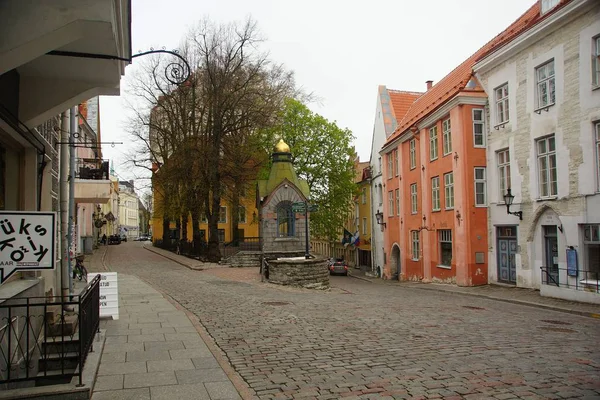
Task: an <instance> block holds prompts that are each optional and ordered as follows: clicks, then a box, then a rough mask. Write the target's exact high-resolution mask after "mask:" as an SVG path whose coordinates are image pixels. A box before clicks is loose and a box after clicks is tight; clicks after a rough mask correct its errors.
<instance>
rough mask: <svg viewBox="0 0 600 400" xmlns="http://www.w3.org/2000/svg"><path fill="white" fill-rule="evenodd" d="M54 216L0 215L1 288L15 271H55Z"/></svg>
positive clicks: (14, 213) (47, 214) (25, 213)
mask: <svg viewBox="0 0 600 400" xmlns="http://www.w3.org/2000/svg"><path fill="white" fill-rule="evenodd" d="M55 260H56V213H53V212H36V211H0V284H1V283H3V282H4V281H5V280H6V279H8V278H9V277H10V276H11V275H12V274H14V273H15V272H17V271H32V270H41V269H54V266H55V262H56V261H55Z"/></svg>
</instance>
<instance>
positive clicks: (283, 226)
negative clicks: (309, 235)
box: [277, 201, 296, 237]
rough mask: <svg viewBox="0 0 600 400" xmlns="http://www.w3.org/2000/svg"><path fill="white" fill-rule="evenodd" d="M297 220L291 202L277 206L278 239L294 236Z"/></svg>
mask: <svg viewBox="0 0 600 400" xmlns="http://www.w3.org/2000/svg"><path fill="white" fill-rule="evenodd" d="M295 222H296V218H295V215H294V212H293V211H292V203H291V202H290V201H282V202H281V203H279V204H278V205H277V237H290V236H294V231H295Z"/></svg>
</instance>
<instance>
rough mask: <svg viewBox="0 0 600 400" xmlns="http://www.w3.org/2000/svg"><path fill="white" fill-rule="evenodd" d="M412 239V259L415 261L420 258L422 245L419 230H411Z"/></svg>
mask: <svg viewBox="0 0 600 400" xmlns="http://www.w3.org/2000/svg"><path fill="white" fill-rule="evenodd" d="M410 235H411V239H412V248H411V250H412V259H413V260H414V261H418V260H419V253H420V246H419V231H410Z"/></svg>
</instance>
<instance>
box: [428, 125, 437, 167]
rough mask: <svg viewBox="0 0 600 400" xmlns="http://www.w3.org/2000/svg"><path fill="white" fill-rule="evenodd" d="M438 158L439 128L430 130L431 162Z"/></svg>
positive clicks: (435, 127)
mask: <svg viewBox="0 0 600 400" xmlns="http://www.w3.org/2000/svg"><path fill="white" fill-rule="evenodd" d="M437 158H438V136H437V126H434V127H432V128H430V129H429V159H430V160H431V161H433V160H436V159H437Z"/></svg>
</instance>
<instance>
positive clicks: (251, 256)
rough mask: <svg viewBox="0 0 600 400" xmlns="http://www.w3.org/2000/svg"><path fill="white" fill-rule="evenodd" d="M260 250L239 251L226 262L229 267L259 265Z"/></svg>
mask: <svg viewBox="0 0 600 400" xmlns="http://www.w3.org/2000/svg"><path fill="white" fill-rule="evenodd" d="M260 257H261V252H260V251H240V252H239V253H237V254H235V255H233V256H231V257H230V258H229V260H227V263H228V264H229V266H230V267H235V268H240V267H260Z"/></svg>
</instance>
